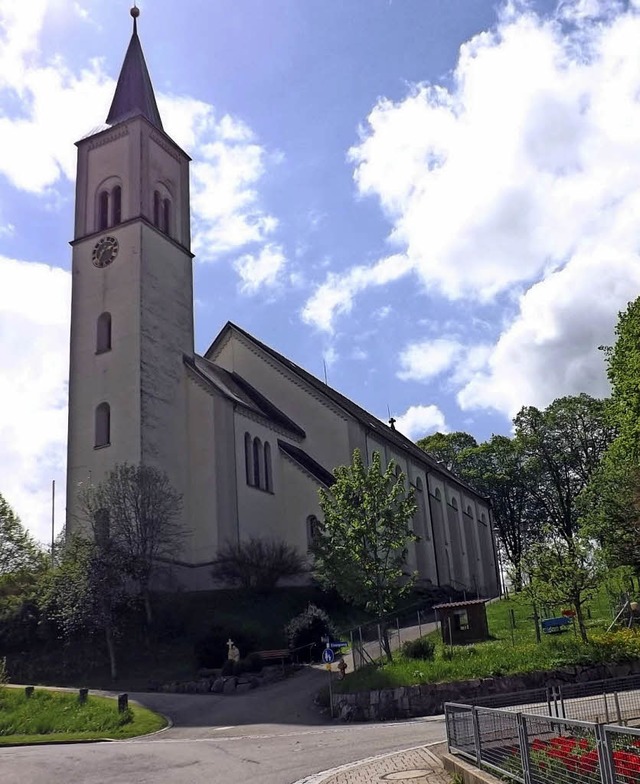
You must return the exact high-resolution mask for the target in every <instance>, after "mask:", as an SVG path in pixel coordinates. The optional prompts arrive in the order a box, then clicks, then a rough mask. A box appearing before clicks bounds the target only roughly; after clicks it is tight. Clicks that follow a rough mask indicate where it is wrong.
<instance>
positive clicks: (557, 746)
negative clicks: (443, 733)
mask: <svg viewBox="0 0 640 784" xmlns="http://www.w3.org/2000/svg"><path fill="white" fill-rule="evenodd" d="M445 721H446V728H447V742H448V745H449V751H450V752H451V753H453V754H457V755H459V756H461V757H464V758H466V759H468V760H470V761H471V762H473V763H474V764H475V765H477V766H478V767H480V768H486V769H487V770H489V771H492V772H494V773H497V774H499V775H500V776H501V777H507V778H508V779H510V780H511V781H515V782H521V784H640V730H638V729H633V728H630V727H623V726H619V725H609V724H598V723H596V722H586V721H577V720H575V719H566V718H558V717H554V716H544V715H540V714H528V713H517V712H514V711H509V710H504V709H499V708H486V707H480V706H471V705H458V704H455V703H447V704H446V705H445Z"/></svg>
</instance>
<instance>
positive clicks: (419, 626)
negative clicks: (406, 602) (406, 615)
mask: <svg viewBox="0 0 640 784" xmlns="http://www.w3.org/2000/svg"><path fill="white" fill-rule="evenodd" d="M418 636H419V637H422V623H421V621H420V610H418Z"/></svg>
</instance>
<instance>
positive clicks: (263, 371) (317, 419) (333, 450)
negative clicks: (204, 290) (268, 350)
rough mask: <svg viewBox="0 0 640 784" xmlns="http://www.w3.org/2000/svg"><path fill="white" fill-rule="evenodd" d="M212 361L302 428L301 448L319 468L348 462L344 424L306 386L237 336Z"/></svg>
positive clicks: (347, 439)
mask: <svg viewBox="0 0 640 784" xmlns="http://www.w3.org/2000/svg"><path fill="white" fill-rule="evenodd" d="M215 361H216V362H217V363H218V364H220V365H221V366H222V367H224V368H226V369H227V370H235V371H236V372H237V373H239V374H240V375H241V376H242V377H243V378H244V379H246V380H247V381H248V382H249V383H250V384H252V385H253V386H254V387H256V389H259V390H260V392H261V393H262V394H263V395H265V396H266V397H267V398H268V399H269V400H271V401H272V402H273V403H274V404H275V405H279V406H280V407H281V408H282V410H283V411H284V413H285V414H286V415H287V416H289V417H290V418H291V419H292V420H293V421H294V422H295V423H296V424H298V425H299V426H300V427H302V428H303V429H304V430H305V432H306V434H307V438H306V440H305V441H304V443H303V444H302V448H303V449H305V451H307V452H308V453H309V454H310V455H311V456H312V457H313V458H314V459H315V460H316V461H317V462H318V463H320V465H322V466H324V467H325V468H327V469H329V470H331V469H332V468H333V467H334V466H337V465H344V464H347V463H350V462H351V453H350V444H349V428H348V423H347V420H346V419H345V418H342V417H341V416H340V415H338V414H336V412H335V411H334V410H333V409H331V408H330V407H328V406H326V405H324V403H323V402H321V401H320V400H318V398H317V397H316V396H315V395H314V394H312V392H311V390H309V389H308V388H307V387H306V386H301V385H299V384H297V383H295V382H294V381H293V380H292V379H291V378H290V377H289V376H288V375H285V372H281V371H280V370H279V369H277V368H276V367H274V366H273V365H272V364H271V363H270V361H268V360H267V358H266V357H264V356H262V355H258V354H256V353H255V352H254V351H252V350H251V349H249V348H248V347H247V346H246V345H245V343H244V341H242V340H241V339H240V338H239V337H237V336H234V337H232V338H231V340H230V341H228V342H227V343H226V345H225V346H224V347H223V348H222V349H221V351H220V353H219V354H218V355H217V357H216V360H215Z"/></svg>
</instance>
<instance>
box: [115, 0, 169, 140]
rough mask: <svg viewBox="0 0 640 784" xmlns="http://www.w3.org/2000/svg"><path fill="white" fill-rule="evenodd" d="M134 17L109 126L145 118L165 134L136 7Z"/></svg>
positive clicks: (134, 7)
mask: <svg viewBox="0 0 640 784" xmlns="http://www.w3.org/2000/svg"><path fill="white" fill-rule="evenodd" d="M131 16H132V17H133V35H132V36H131V42H130V43H129V48H128V49H127V54H126V55H125V58H124V63H123V64H122V70H121V71H120V76H119V77H118V84H117V86H116V92H115V95H114V96H113V103H112V104H111V109H110V110H109V116H108V117H107V124H108V125H116V123H119V122H122V120H126V119H128V118H129V117H135V116H136V115H140V114H141V115H142V116H143V117H146V118H147V120H149V122H150V123H152V124H153V125H155V126H156V128H159V129H160V130H163V128H162V120H161V119H160V112H159V111H158V105H157V103H156V97H155V94H154V92H153V85H152V84H151V77H150V76H149V71H148V69H147V64H146V62H145V59H144V54H143V53H142V45H141V44H140V39H139V38H138V17H139V16H140V9H139V8H138V7H137V6H136V5H134V6H133V8H132V9H131Z"/></svg>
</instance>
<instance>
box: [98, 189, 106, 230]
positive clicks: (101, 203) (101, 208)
mask: <svg viewBox="0 0 640 784" xmlns="http://www.w3.org/2000/svg"><path fill="white" fill-rule="evenodd" d="M107 228H109V191H101V192H100V196H98V231H102V230H103V229H107Z"/></svg>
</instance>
